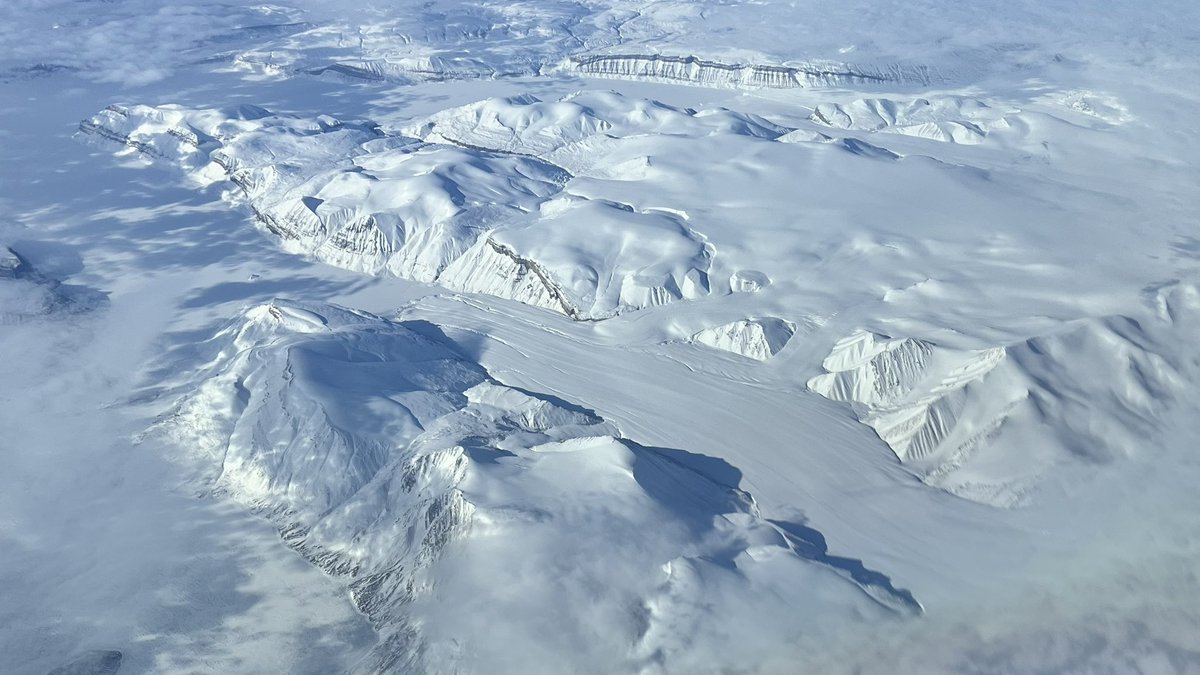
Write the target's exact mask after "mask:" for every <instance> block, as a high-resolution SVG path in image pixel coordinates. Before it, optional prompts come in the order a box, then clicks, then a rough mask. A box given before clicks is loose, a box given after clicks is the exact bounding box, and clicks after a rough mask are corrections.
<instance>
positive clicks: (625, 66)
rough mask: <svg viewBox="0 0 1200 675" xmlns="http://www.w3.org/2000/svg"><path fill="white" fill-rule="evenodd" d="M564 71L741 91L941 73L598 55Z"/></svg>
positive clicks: (574, 61) (578, 59) (909, 79)
mask: <svg viewBox="0 0 1200 675" xmlns="http://www.w3.org/2000/svg"><path fill="white" fill-rule="evenodd" d="M564 69H566V70H568V71H570V72H576V73H580V74H583V75H588V76H591V77H611V78H619V79H632V80H654V81H665V82H682V83H686V84H698V85H704V86H710V87H712V86H716V87H729V88H737V89H797V88H809V87H832V86H850V85H882V84H913V85H920V86H927V85H929V84H931V83H933V82H935V81H937V80H939V79H940V76H939V75H938V74H937V73H936V72H935V71H933V70H931V69H930V68H928V67H925V66H904V65H890V66H887V67H864V66H852V65H848V64H840V63H806V64H800V65H761V64H739V63H722V62H720V61H714V60H708V59H703V58H699V57H696V56H673V55H666V54H598V55H586V56H575V57H572V58H571V59H570V60H569V61H568V64H567V65H566V66H564Z"/></svg>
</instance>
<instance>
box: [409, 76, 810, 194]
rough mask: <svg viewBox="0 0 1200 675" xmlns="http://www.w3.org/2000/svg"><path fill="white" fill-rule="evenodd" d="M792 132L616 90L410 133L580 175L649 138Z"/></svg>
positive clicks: (461, 115)
mask: <svg viewBox="0 0 1200 675" xmlns="http://www.w3.org/2000/svg"><path fill="white" fill-rule="evenodd" d="M788 131H789V130H788V129H787V128H785V127H781V126H779V125H777V124H774V123H772V122H770V121H768V120H766V119H763V118H762V117H759V116H758V115H748V114H745V113H739V112H736V111H732V110H726V109H724V108H711V109H704V110H695V109H692V108H679V107H676V106H670V105H667V104H665V103H662V102H660V101H655V100H651V99H644V98H636V97H632V96H625V95H623V94H620V93H617V92H614V91H583V92H577V93H574V94H570V95H568V96H564V97H563V98H561V99H559V100H556V101H543V100H541V99H539V98H537V97H535V96H531V95H524V96H518V97H511V98H491V99H486V100H483V101H478V102H476V103H471V104H468V105H465V106H459V107H457V108H450V109H447V110H443V111H441V112H438V113H436V114H434V115H431V116H429V117H428V118H426V119H425V120H423V121H421V122H419V123H417V124H414V125H411V126H409V127H406V128H405V129H404V130H403V133H405V134H407V135H410V136H415V137H417V138H421V139H423V140H425V141H428V142H431V143H452V144H455V145H463V146H468V147H476V148H482V149H486V150H493V151H496V152H507V153H517V154H522V155H533V156H536V157H540V158H542V159H544V160H546V161H548V162H551V163H553V164H555V165H557V166H561V167H563V168H564V169H566V170H568V171H570V172H572V173H574V174H576V175H578V174H582V173H585V172H586V171H587V169H588V168H589V167H591V166H593V165H594V164H595V163H596V162H597V159H598V157H602V156H603V155H604V151H605V149H606V148H607V147H609V146H611V145H612V144H613V143H614V142H615V141H616V139H621V138H629V137H632V136H638V135H647V134H660V135H672V136H687V137H703V136H711V135H715V134H734V135H740V136H750V137H754V138H766V139H775V138H778V137H779V136H781V135H783V134H785V133H787V132H788Z"/></svg>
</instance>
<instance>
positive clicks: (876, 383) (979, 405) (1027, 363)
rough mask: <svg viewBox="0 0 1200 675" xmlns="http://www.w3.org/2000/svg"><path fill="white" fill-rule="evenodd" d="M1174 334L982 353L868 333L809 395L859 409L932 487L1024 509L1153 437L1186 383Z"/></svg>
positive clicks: (1106, 324) (1114, 322)
mask: <svg viewBox="0 0 1200 675" xmlns="http://www.w3.org/2000/svg"><path fill="white" fill-rule="evenodd" d="M1165 329H1166V328H1165V327H1164V326H1161V325H1157V326H1151V327H1150V329H1149V330H1147V329H1146V328H1144V327H1143V326H1142V325H1141V324H1140V323H1138V322H1137V321H1135V320H1133V319H1130V318H1126V317H1108V318H1103V319H1095V320H1085V321H1080V322H1077V323H1074V324H1070V325H1068V326H1066V327H1064V328H1063V330H1061V331H1060V332H1056V333H1053V334H1050V335H1045V336H1038V337H1033V338H1030V339H1028V340H1025V341H1022V342H1019V343H1015V344H1010V345H1004V346H1000V347H994V348H990V349H984V350H978V351H965V350H957V349H947V348H944V347H941V346H939V345H938V344H936V343H934V342H930V341H927V340H921V339H916V338H892V337H888V336H884V335H879V334H876V333H870V332H867V331H858V332H856V333H854V334H853V335H851V336H849V337H847V338H845V339H843V340H842V341H840V342H838V344H837V345H836V346H835V347H834V348H833V351H832V352H831V353H830V355H829V356H828V357H827V358H826V359H825V361H824V363H823V366H824V368H825V370H826V371H828V372H827V373H826V374H824V375H818V376H816V377H814V378H812V379H811V380H809V383H808V386H809V388H810V389H812V390H813V391H815V392H817V393H819V394H821V395H822V396H825V397H827V398H830V399H833V400H835V401H845V402H848V403H850V404H851V406H852V407H853V409H854V412H855V414H856V415H857V416H858V418H859V419H860V420H861V421H862V422H863V423H864V424H867V425H869V426H871V427H872V428H873V429H874V430H875V431H876V433H878V434H879V437H880V438H881V439H882V440H883V441H884V442H885V443H887V444H888V446H889V447H890V448H891V449H892V450H893V451H894V452H895V453H896V456H897V457H898V458H899V459H900V461H901V462H903V463H904V464H906V465H908V466H910V467H911V468H912V469H913V470H914V471H916V472H917V473H918V474H919V475H921V476H922V477H923V478H924V480H925V481H926V482H928V483H930V484H931V485H935V486H938V487H941V488H943V489H946V490H948V491H950V492H952V493H954V494H957V495H959V496H962V497H966V498H968V499H973V500H976V501H981V502H985V503H991V504H996V505H1013V504H1018V503H1020V502H1021V501H1022V500H1023V499H1024V498H1025V496H1026V495H1027V494H1028V492H1029V491H1031V490H1033V489H1034V488H1036V486H1037V484H1038V482H1039V481H1040V480H1041V478H1042V477H1043V476H1044V475H1045V474H1046V473H1047V472H1048V471H1050V470H1051V469H1052V468H1053V467H1054V466H1056V465H1058V464H1062V463H1065V462H1070V463H1078V462H1082V463H1085V464H1095V463H1109V462H1113V461H1116V460H1119V459H1120V458H1121V457H1127V456H1130V455H1132V454H1135V453H1137V452H1139V451H1140V450H1141V449H1142V448H1143V447H1144V446H1145V445H1146V443H1147V440H1148V439H1151V438H1153V436H1154V434H1155V432H1156V430H1157V427H1158V424H1157V420H1158V419H1159V418H1160V417H1161V416H1162V414H1163V412H1164V408H1165V407H1166V406H1168V405H1169V404H1170V401H1171V400H1172V399H1173V398H1174V397H1175V395H1176V394H1177V393H1178V392H1179V391H1180V390H1181V388H1182V387H1183V386H1184V384H1185V378H1184V377H1183V376H1182V375H1181V369H1182V368H1183V367H1184V366H1183V364H1182V363H1180V362H1179V361H1178V359H1176V358H1168V357H1166V356H1164V355H1162V354H1160V353H1159V350H1160V347H1159V344H1160V343H1159V341H1158V333H1157V331H1161V330H1165ZM1093 373H1105V374H1106V376H1104V377H1094V376H1092V375H1091V374H1093Z"/></svg>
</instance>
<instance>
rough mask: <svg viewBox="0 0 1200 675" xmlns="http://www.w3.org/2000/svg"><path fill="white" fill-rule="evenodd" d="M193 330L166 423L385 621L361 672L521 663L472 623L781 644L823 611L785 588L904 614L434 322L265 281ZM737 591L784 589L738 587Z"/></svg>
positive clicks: (741, 507) (815, 627)
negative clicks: (764, 629) (240, 309)
mask: <svg viewBox="0 0 1200 675" xmlns="http://www.w3.org/2000/svg"><path fill="white" fill-rule="evenodd" d="M209 348H210V349H213V350H216V352H217V355H216V357H215V359H214V360H213V362H212V363H210V364H209V365H208V366H207V367H205V369H204V370H203V372H202V374H201V375H200V377H199V379H198V381H197V383H196V387H195V391H194V392H193V393H190V394H188V395H187V396H186V397H185V398H184V400H183V402H182V403H181V404H180V406H179V408H178V409H177V410H176V411H175V412H174V413H173V414H172V415H171V416H170V417H169V418H167V419H166V420H164V421H163V422H162V423H161V425H160V429H161V431H162V432H163V433H165V434H167V435H169V436H170V437H171V438H172V439H173V441H174V442H176V443H178V444H179V445H180V447H184V448H189V449H192V450H193V451H194V452H196V453H197V454H198V455H199V460H200V461H201V462H204V463H208V464H211V465H212V473H213V475H214V478H213V486H214V487H215V488H217V489H219V490H221V491H223V492H227V493H229V494H230V495H231V496H233V497H234V498H235V499H237V500H238V501H240V502H243V503H245V504H246V505H247V506H248V507H250V508H253V509H254V510H256V511H258V512H261V513H262V514H264V515H265V516H266V517H268V518H270V519H271V520H272V521H273V522H274V523H275V524H276V526H277V527H278V528H279V529H280V531H281V533H282V536H283V538H284V540H285V541H286V542H288V544H289V545H291V546H292V547H294V548H295V549H296V550H298V551H299V552H300V553H301V554H303V555H304V556H305V557H306V558H307V559H309V560H311V561H312V562H313V563H314V564H316V565H318V566H320V567H321V568H322V569H324V570H326V571H327V572H328V573H330V574H333V575H335V576H338V577H343V578H346V579H347V581H348V582H349V585H350V589H351V593H352V597H353V598H354V602H355V604H356V605H357V606H358V607H359V609H361V610H362V611H363V612H364V613H365V614H366V615H367V616H368V617H370V619H371V621H372V623H374V624H375V625H376V626H377V627H379V629H380V631H381V634H382V642H381V644H380V646H379V647H378V648H377V649H376V651H375V653H374V655H372V656H371V657H370V658H369V659H368V660H367V662H366V663H364V664H363V665H362V667H361V669H362V670H363V671H364V672H392V671H394V670H395V669H397V668H399V669H402V670H408V669H414V668H415V669H417V670H419V671H421V672H456V671H458V670H461V669H465V670H472V671H475V670H480V669H485V668H487V667H489V665H488V664H496V663H503V664H505V667H506V668H516V667H517V666H518V664H525V666H526V667H532V664H533V663H534V661H533V660H532V659H533V658H534V657H533V655H530V654H514V653H510V652H508V650H507V647H508V644H507V642H505V641H497V640H496V639H495V638H494V637H489V636H488V635H487V634H486V633H480V632H477V631H478V627H481V626H488V625H493V626H494V625H503V626H504V628H503V630H502V631H501V633H502V634H503V635H504V636H505V640H506V641H508V640H520V641H522V642H524V643H527V644H535V643H539V642H540V643H541V646H540V648H539V649H538V650H537V652H536V653H537V656H536V658H537V659H538V661H537V663H538V665H537V667H538V668H548V667H549V668H558V667H562V668H568V669H569V668H571V667H572V666H571V664H572V663H577V662H578V661H577V659H579V658H581V657H584V658H586V661H587V662H588V663H589V664H592V667H594V668H596V669H597V670H620V671H640V670H645V669H647V668H652V667H667V668H669V669H672V670H674V669H691V668H695V667H701V666H702V662H701V661H698V660H697V659H696V657H695V655H693V654H692V653H690V652H691V650H690V649H689V644H691V643H692V642H693V641H694V640H698V639H702V638H703V637H704V636H711V635H714V634H716V633H722V632H727V631H729V630H731V628H730V627H729V626H727V625H726V622H727V621H728V618H729V617H730V616H746V615H747V614H748V613H750V612H753V611H771V612H775V613H776V614H777V617H776V620H777V621H778V622H779V623H778V624H777V625H776V626H774V627H773V628H772V631H773V632H774V633H776V638H775V639H780V640H786V639H795V638H796V637H798V636H801V635H804V634H806V633H809V632H819V631H821V630H823V628H822V626H821V621H819V620H814V618H813V615H812V614H811V613H809V612H806V613H804V614H803V615H793V614H792V612H791V611H790V610H789V609H788V608H790V607H795V606H797V605H803V606H806V607H809V608H811V609H816V608H817V607H822V606H825V605H829V606H830V609H829V610H828V611H837V612H843V611H854V612H859V613H863V614H865V615H867V616H876V617H879V616H884V615H887V614H889V613H898V614H901V615H907V614H911V613H914V612H919V611H920V605H919V604H918V603H917V601H916V600H915V599H914V598H913V597H912V595H911V594H910V593H908V592H907V591H904V590H902V589H896V588H894V587H892V585H891V583H890V581H888V579H887V577H886V576H884V575H882V574H879V573H878V572H874V571H871V570H869V569H867V568H863V567H862V566H861V564H859V565H858V566H857V568H856V567H855V566H854V565H852V564H851V563H855V562H857V561H848V560H844V559H837V558H831V557H829V556H828V555H827V554H826V551H825V549H824V543H823V540H822V538H821V536H820V534H819V533H817V532H816V531H815V530H812V529H811V528H804V527H801V526H798V525H795V524H790V523H787V522H783V521H771V520H768V519H767V518H766V517H765V516H764V515H763V514H761V513H760V512H759V509H758V507H757V506H756V504H755V502H754V499H753V497H752V496H751V495H750V494H748V493H746V492H743V491H742V490H740V489H738V488H737V487H736V486H732V485H726V484H722V483H720V482H719V481H717V480H715V479H714V478H712V477H710V474H709V473H708V472H706V471H704V470H698V468H697V467H704V466H705V464H706V463H712V462H719V460H714V459H712V458H705V457H702V456H699V455H694V454H691V453H688V452H686V451H683V450H669V449H662V448H651V447H645V446H642V445H639V444H637V443H634V442H632V441H629V440H627V439H623V438H621V437H620V436H619V434H618V432H617V430H616V429H615V428H614V427H613V426H612V425H610V424H607V423H605V422H604V421H603V420H601V419H600V418H598V417H597V416H596V415H595V414H594V413H591V412H589V411H587V410H585V409H583V408H579V407H577V406H574V405H572V404H569V403H566V402H562V401H557V402H556V401H554V400H551V399H549V398H546V397H542V396H538V395H537V394H533V393H529V392H525V391H522V390H520V389H515V388H512V387H506V386H504V385H502V384H500V383H498V382H496V381H495V380H493V379H492V378H491V377H489V376H488V374H487V373H486V372H485V371H484V369H482V368H481V367H479V366H478V365H477V364H474V363H471V362H470V361H468V360H466V359H464V358H463V357H462V356H460V355H459V354H457V353H456V352H455V351H454V348H453V346H452V344H448V343H447V342H446V339H445V338H444V337H439V331H438V329H437V327H436V326H434V325H433V324H429V323H422V322H417V323H406V322H392V321H387V320H385V319H382V318H379V317H375V316H372V315H369V314H365V313H363V312H356V311H352V310H347V309H343V308H339V307H335V306H331V305H317V304H311V303H296V302H287V301H282V300H276V301H273V302H271V303H269V304H265V305H260V306H257V307H254V308H252V309H249V310H247V311H246V312H245V313H244V314H243V315H242V316H240V317H239V318H238V319H237V320H235V321H234V322H233V323H232V324H230V325H229V326H228V327H227V328H225V329H224V330H222V331H221V332H219V333H218V334H217V335H216V336H214V337H213V338H212V340H211V344H210V346H209ZM839 577H840V579H839ZM546 584H549V585H550V586H551V588H552V589H553V590H552V591H549V595H547V593H548V591H547V589H546V588H544V587H543V586H544V585H546ZM600 589H605V590H603V591H601V590H600ZM749 589H757V590H755V591H754V594H757V593H768V594H770V595H771V596H774V597H776V598H777V599H776V600H773V601H772V602H771V603H769V604H768V605H759V604H758V603H757V602H752V603H747V602H746V600H747V599H749V597H754V596H749V595H747V591H748V590H749ZM546 598H550V600H549V601H547V600H546ZM447 603H449V604H450V607H446V606H445V605H446V604H447ZM564 613H573V614H576V615H577V619H576V620H575V621H573V622H571V623H570V624H564V625H560V626H559V627H558V630H557V631H555V634H554V636H553V637H549V636H547V635H546V634H545V632H544V631H545V628H546V625H545V622H546V617H547V616H556V615H561V614H564ZM685 626H686V628H684V627H685ZM760 630H761V629H758V628H754V629H752V630H748V631H747V632H752V633H758V632H760ZM597 631H599V632H597ZM736 632H741V630H737V631H736ZM759 638H760V639H761V636H759ZM589 643H590V644H589ZM584 644H587V646H586V647H580V649H582V650H583V651H582V652H572V651H571V650H570V649H568V646H569V645H584ZM547 659H548V660H549V661H547ZM553 663H557V664H559V665H556V666H555V665H551V664H553Z"/></svg>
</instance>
